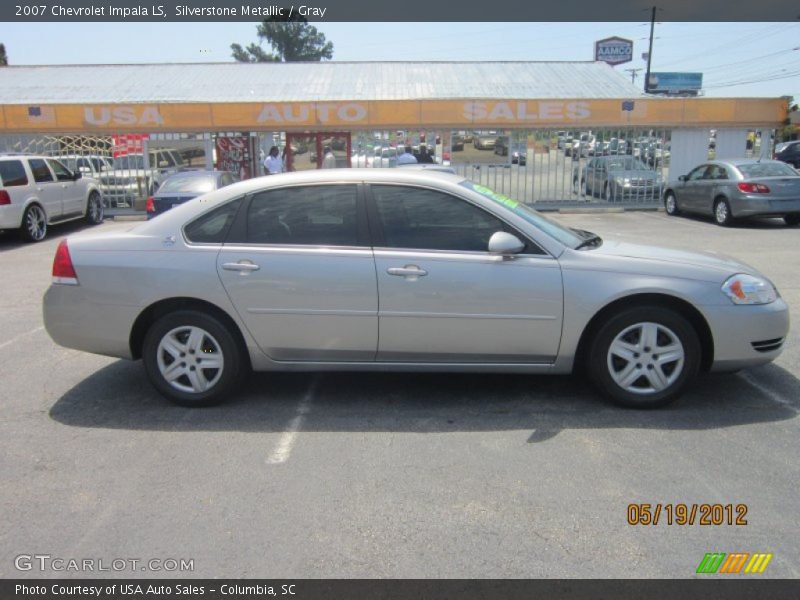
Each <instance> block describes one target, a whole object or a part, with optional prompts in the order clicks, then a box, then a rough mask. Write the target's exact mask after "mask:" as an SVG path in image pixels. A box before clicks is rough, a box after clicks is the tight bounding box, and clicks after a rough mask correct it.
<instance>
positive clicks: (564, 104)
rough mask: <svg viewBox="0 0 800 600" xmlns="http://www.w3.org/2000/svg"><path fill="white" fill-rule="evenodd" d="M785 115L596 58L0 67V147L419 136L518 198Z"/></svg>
mask: <svg viewBox="0 0 800 600" xmlns="http://www.w3.org/2000/svg"><path fill="white" fill-rule="evenodd" d="M786 119H787V101H786V99H785V98H703V97H664V96H658V97H656V96H652V95H645V94H643V93H642V91H641V89H640V88H639V87H638V86H634V85H633V84H632V83H631V82H630V81H629V80H628V79H627V78H626V77H624V76H623V75H622V74H621V73H620V72H618V71H617V70H615V69H614V68H612V67H611V66H609V65H608V64H606V63H603V62H361V63H359V62H317V63H210V64H149V65H81V66H10V67H3V68H1V69H0V151H6V152H8V151H15V152H37V153H46V154H50V155H54V156H75V155H82V154H86V155H93V154H101V155H106V156H109V157H116V158H119V157H121V156H125V155H130V154H140V155H143V157H144V165H143V167H142V174H141V175H140V179H141V181H142V182H145V181H146V180H147V172H148V171H151V170H158V169H164V170H165V169H167V168H176V166H175V165H171V164H170V165H164V164H150V163H151V161H154V159H153V157H154V156H155V154H154V150H156V149H159V148H161V149H171V150H174V151H175V152H174V153H173V154H178V155H180V156H181V157H182V162H181V165H178V166H177V167H182V168H186V167H191V168H198V167H201V168H222V169H226V170H232V171H235V172H237V174H239V175H240V176H243V177H250V176H254V175H259V174H261V172H262V171H261V160H262V157H263V153H264V151H265V150H268V149H269V147H271V146H272V145H277V146H279V147H280V148H281V149H282V151H283V152H284V155H285V159H286V162H287V167H288V168H290V169H292V170H304V169H310V168H318V167H319V166H320V165H321V162H322V156H323V153H324V151H325V149H326V148H328V149H330V150H331V151H332V152H333V153H334V155H336V158H337V165H339V166H342V167H353V168H356V167H365V166H379V165H380V166H393V164H394V162H393V160H394V158H395V157H396V155H397V148H398V147H403V146H405V145H410V146H412V147H413V149H414V151H418V149H419V148H420V146H422V145H425V146H427V147H428V148H429V149H430V151H431V152H432V153H433V154H434V155H435V157H436V161H437V162H440V163H446V164H449V165H450V166H451V167H452V168H453V169H455V170H456V171H458V172H460V173H463V174H464V175H466V176H468V177H470V178H471V179H474V180H478V181H480V182H482V183H484V184H486V185H489V186H491V187H495V188H496V189H498V191H502V192H504V193H507V194H509V195H515V196H516V197H517V198H518V199H520V200H523V201H526V202H531V203H537V204H539V203H542V204H544V203H548V202H551V203H558V204H572V203H582V202H591V203H597V204H603V203H608V202H611V201H613V200H615V199H613V198H609V197H605V196H604V194H602V193H598V194H592V195H591V196H589V195H588V194H585V193H584V190H582V189H580V179H581V177H582V176H581V173H582V172H585V168H586V166H587V164H588V163H589V162H590V161H592V160H593V158H596V157H600V156H602V155H607V154H614V153H619V154H621V155H626V156H630V157H631V158H632V159H637V160H639V161H641V163H642V165H643V166H644V167H645V168H647V169H651V170H654V171H657V172H658V175H659V178H660V180H661V181H667V180H670V179H673V178H677V176H678V175H681V174H685V173H686V172H688V170H689V169H690V168H691V167H692V166H694V165H696V164H699V163H700V162H702V161H704V160H706V159H708V158H709V157H710V156H714V155H716V156H719V157H740V156H744V155H746V154H749V155H762V156H768V155H770V154H771V148H772V134H773V131H774V130H775V129H777V128H780V127H782V126H783V124H784V122H785V120H786ZM156 162H161V161H160V160H159V161H156ZM113 173H114V171H109V172H108V173H100V174H99V176H100V177H106V178H109V177H112V176H113ZM145 187H147V186H146V184H145ZM150 191H152V190H147V189H143V190H142V194H146V193H148V192H150ZM654 202H655V199H654V198H653V197H652V196H647V197H641V198H637V197H636V196H635V195H632V196H630V197H627V198H625V199H624V203H625V204H633V205H637V204H653V203H654ZM134 205H136V206H139V205H140V203H132V202H120V203H118V204H117V205H111V208H115V207H117V206H118V207H128V208H131V207H133V206H134Z"/></svg>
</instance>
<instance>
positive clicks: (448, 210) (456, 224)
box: [371, 185, 504, 252]
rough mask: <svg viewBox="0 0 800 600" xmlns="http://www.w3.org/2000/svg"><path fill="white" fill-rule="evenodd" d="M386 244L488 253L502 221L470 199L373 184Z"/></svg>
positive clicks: (391, 246) (390, 245) (373, 193)
mask: <svg viewBox="0 0 800 600" xmlns="http://www.w3.org/2000/svg"><path fill="white" fill-rule="evenodd" d="M371 189H372V196H373V198H374V199H375V205H376V207H377V210H378V218H379V220H380V223H381V226H382V227H383V235H384V238H385V242H386V246H387V247H390V248H409V249H412V248H413V249H424V250H452V251H464V252H486V251H487V250H488V247H489V238H490V237H492V234H494V233H496V232H498V231H503V230H504V226H503V223H502V221H500V220H499V219H498V218H497V217H495V216H494V215H492V214H489V213H488V212H486V211H485V210H483V209H482V208H479V207H477V206H475V205H473V204H470V203H469V202H467V201H465V200H462V199H460V198H456V197H455V196H451V195H450V194H445V193H443V192H438V191H435V190H427V189H422V188H413V187H400V186H384V185H375V186H372V188H371Z"/></svg>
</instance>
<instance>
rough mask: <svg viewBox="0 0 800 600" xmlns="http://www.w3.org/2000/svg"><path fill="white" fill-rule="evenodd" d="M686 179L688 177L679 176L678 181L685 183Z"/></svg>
mask: <svg viewBox="0 0 800 600" xmlns="http://www.w3.org/2000/svg"><path fill="white" fill-rule="evenodd" d="M687 179H689V176H688V175H681V176H680V177H678V181H686V180H687Z"/></svg>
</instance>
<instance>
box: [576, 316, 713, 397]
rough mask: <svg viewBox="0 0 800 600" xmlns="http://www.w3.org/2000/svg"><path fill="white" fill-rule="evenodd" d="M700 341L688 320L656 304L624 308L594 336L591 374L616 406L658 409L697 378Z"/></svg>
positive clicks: (591, 352) (590, 356)
mask: <svg viewBox="0 0 800 600" xmlns="http://www.w3.org/2000/svg"><path fill="white" fill-rule="evenodd" d="M699 365H700V342H699V339H698V337H697V333H696V332H695V330H694V328H693V327H692V325H691V323H689V321H687V319H686V318H684V317H683V316H681V315H680V314H678V313H677V312H675V311H672V310H670V309H667V308H662V307H658V306H642V307H636V308H630V309H627V310H623V311H621V312H619V313H617V314H616V315H614V316H613V317H611V318H610V319H608V320H607V321H606V323H605V324H604V325H603V326H602V327H601V328H600V330H599V331H598V332H597V334H596V335H595V336H594V339H593V341H592V344H591V346H590V350H589V375H590V377H591V379H592V381H593V382H594V384H595V385H596V386H597V388H598V389H599V390H600V391H601V392H602V393H603V394H604V395H605V396H606V397H608V398H609V399H611V400H613V401H614V402H616V403H617V404H620V405H622V406H627V407H632V408H656V407H659V406H664V405H665V404H668V403H669V402H672V401H673V400H675V398H677V397H678V396H679V395H680V393H681V392H682V391H683V389H684V388H685V386H686V384H687V383H688V382H689V381H690V380H691V379H692V378H693V377H694V376H695V375H696V374H697V371H698V368H699Z"/></svg>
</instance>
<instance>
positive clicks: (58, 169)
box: [47, 160, 74, 181]
mask: <svg viewBox="0 0 800 600" xmlns="http://www.w3.org/2000/svg"><path fill="white" fill-rule="evenodd" d="M47 162H48V163H49V164H50V168H51V169H53V173H55V174H56V179H58V180H59V181H73V179H74V178H73V176H72V173H70V171H69V169H67V167H65V166H64V165H62V164H61V163H60V162H58V161H57V160H48V161H47Z"/></svg>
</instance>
